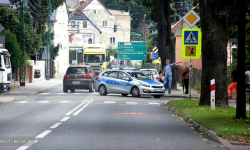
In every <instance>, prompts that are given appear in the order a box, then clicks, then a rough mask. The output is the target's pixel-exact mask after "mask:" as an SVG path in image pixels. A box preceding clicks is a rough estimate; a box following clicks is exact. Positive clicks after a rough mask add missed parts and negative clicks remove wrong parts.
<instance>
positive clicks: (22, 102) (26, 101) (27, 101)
mask: <svg viewBox="0 0 250 150" xmlns="http://www.w3.org/2000/svg"><path fill="white" fill-rule="evenodd" d="M27 102H28V101H19V102H15V103H27Z"/></svg>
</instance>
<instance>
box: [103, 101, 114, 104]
mask: <svg viewBox="0 0 250 150" xmlns="http://www.w3.org/2000/svg"><path fill="white" fill-rule="evenodd" d="M104 103H107V104H114V103H115V101H104Z"/></svg>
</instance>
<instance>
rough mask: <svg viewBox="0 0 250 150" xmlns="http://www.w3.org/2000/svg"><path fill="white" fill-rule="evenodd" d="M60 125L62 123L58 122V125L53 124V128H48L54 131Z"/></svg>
mask: <svg viewBox="0 0 250 150" xmlns="http://www.w3.org/2000/svg"><path fill="white" fill-rule="evenodd" d="M60 124H62V123H61V122H58V123H56V124H54V125H53V126H51V127H50V128H52V129H55V128H57V127H58V126H59V125H60Z"/></svg>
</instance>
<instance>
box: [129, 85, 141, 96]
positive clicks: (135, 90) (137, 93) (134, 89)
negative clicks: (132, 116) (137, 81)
mask: <svg viewBox="0 0 250 150" xmlns="http://www.w3.org/2000/svg"><path fill="white" fill-rule="evenodd" d="M131 95H132V96H133V97H140V96H141V95H140V91H139V89H138V87H132V89H131Z"/></svg>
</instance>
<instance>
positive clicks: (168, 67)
mask: <svg viewBox="0 0 250 150" xmlns="http://www.w3.org/2000/svg"><path fill="white" fill-rule="evenodd" d="M179 63H181V62H177V63H172V64H170V60H169V59H166V66H165V67H164V71H165V77H164V81H163V84H164V86H165V90H166V86H167V85H168V94H171V87H172V74H173V73H172V67H173V66H174V65H176V64H179Z"/></svg>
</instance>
